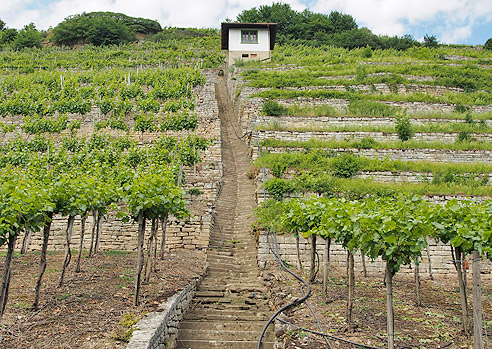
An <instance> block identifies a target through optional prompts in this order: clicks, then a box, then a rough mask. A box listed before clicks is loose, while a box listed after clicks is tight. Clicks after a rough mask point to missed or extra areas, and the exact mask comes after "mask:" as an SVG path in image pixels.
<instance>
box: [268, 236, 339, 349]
mask: <svg viewBox="0 0 492 349" xmlns="http://www.w3.org/2000/svg"><path fill="white" fill-rule="evenodd" d="M273 246H274V247H275V257H277V256H278V257H280V252H279V250H278V243H277V234H276V233H275V232H273ZM269 247H270V245H269ZM270 249H271V247H270ZM275 259H276V260H277V264H278V268H279V270H280V268H281V266H280V263H278V261H279V260H281V259H280V258H275ZM282 267H284V268H285V266H282ZM318 267H319V260H318ZM281 274H282V276H283V277H284V278H285V280H287V277H286V276H285V275H284V274H283V273H282V271H281ZM315 275H316V274H315ZM301 292H302V293H303V294H304V285H302V286H301ZM304 303H305V304H306V305H307V307H308V308H309V310H310V311H311V313H312V314H313V316H314V319H315V320H316V324H317V325H318V329H319V330H320V331H323V329H322V328H321V322H320V321H319V319H318V316H316V313H315V312H314V310H313V308H312V307H311V304H309V302H308V301H307V299H306V300H305V301H304ZM323 338H324V340H325V342H326V344H327V345H328V347H330V348H333V347H332V346H331V343H330V342H329V341H328V338H326V337H323Z"/></svg>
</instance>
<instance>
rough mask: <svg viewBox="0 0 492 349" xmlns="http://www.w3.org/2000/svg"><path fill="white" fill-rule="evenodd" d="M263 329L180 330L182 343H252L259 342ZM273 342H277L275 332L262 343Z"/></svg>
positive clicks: (265, 337)
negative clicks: (192, 341) (208, 341)
mask: <svg viewBox="0 0 492 349" xmlns="http://www.w3.org/2000/svg"><path fill="white" fill-rule="evenodd" d="M261 331H262V328H258V329H257V330H256V331H245V330H242V329H241V328H240V327H239V326H238V327H237V328H235V329H228V330H223V329H221V330H204V329H202V328H201V327H200V325H197V328H195V329H182V328H180V329H179V338H180V340H182V341H185V340H196V339H200V340H205V339H208V340H213V339H215V340H220V341H252V340H258V337H259V336H260V334H261ZM263 341H265V342H273V341H275V336H274V334H273V331H270V332H267V333H265V335H264V336H263V340H262V342H263Z"/></svg>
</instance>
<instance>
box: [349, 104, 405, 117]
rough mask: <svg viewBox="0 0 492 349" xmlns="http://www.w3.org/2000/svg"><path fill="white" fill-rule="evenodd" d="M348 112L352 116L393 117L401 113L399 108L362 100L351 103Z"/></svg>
mask: <svg viewBox="0 0 492 349" xmlns="http://www.w3.org/2000/svg"><path fill="white" fill-rule="evenodd" d="M349 111H350V113H352V114H354V115H363V116H395V115H398V114H401V113H402V110H401V108H398V107H393V106H390V105H386V104H383V103H379V102H373V101H364V100H354V101H351V102H350V104H349Z"/></svg>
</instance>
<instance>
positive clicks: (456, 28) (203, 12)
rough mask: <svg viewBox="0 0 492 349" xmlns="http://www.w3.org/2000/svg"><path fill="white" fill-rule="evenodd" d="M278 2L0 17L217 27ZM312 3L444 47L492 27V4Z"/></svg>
mask: <svg viewBox="0 0 492 349" xmlns="http://www.w3.org/2000/svg"><path fill="white" fill-rule="evenodd" d="M274 1H279V0H255V1H254V2H253V1H251V0H206V1H197V0H160V1H159V0H136V1H135V0H82V1H80V0H2V6H1V7H0V18H1V19H2V20H4V21H5V22H6V23H7V26H9V27H12V28H22V27H23V26H24V25H26V24H28V23H30V22H34V23H35V24H36V26H37V27H38V28H40V29H47V28H48V27H50V26H55V25H57V24H58V23H59V22H61V21H62V20H63V19H64V18H65V17H67V16H69V15H73V14H78V13H82V12H92V11H113V12H122V13H125V14H127V15H130V16H135V17H144V18H150V19H155V20H158V21H159V23H161V25H163V26H183V27H215V28H218V27H219V26H220V22H222V21H223V20H224V19H226V18H230V19H234V18H236V16H237V15H238V14H239V13H240V12H241V11H243V10H245V9H249V8H251V7H253V6H255V7H258V6H261V5H269V4H272V3H273V2H274ZM282 1H283V2H284V3H288V4H290V5H291V6H292V8H293V9H295V10H298V11H300V10H304V9H305V8H306V6H305V5H303V3H301V0H282ZM39 3H43V5H39ZM310 3H311V6H310V9H311V10H312V11H314V12H322V13H326V14H328V13H330V12H331V11H333V10H337V11H341V12H343V13H348V14H350V15H352V16H353V17H354V18H355V19H356V21H357V23H358V24H359V26H361V27H362V26H364V27H368V28H369V29H370V30H372V31H373V32H374V33H376V34H383V35H403V34H408V33H411V30H412V29H413V30H415V28H425V29H426V30H429V32H428V33H429V34H433V35H436V36H438V39H439V40H440V41H441V42H446V43H452V42H456V41H460V40H461V41H466V40H467V39H469V38H470V37H471V35H472V34H473V30H472V29H473V26H474V25H478V24H482V25H483V23H490V22H492V1H490V0H446V1H444V0H310ZM437 18H438V19H437ZM416 35H418V36H420V35H422V33H419V34H416Z"/></svg>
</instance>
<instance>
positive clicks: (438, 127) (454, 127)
mask: <svg viewBox="0 0 492 349" xmlns="http://www.w3.org/2000/svg"><path fill="white" fill-rule="evenodd" d="M411 127H412V129H413V131H415V132H419V133H459V132H468V133H492V126H487V125H484V124H482V123H473V124H470V123H465V122H439V123H427V124H419V125H412V126H411ZM255 129H256V130H259V131H294V132H385V133H396V129H395V126H394V125H387V126H372V125H371V124H370V123H364V124H359V125H320V124H315V123H313V124H311V125H306V126H302V127H292V126H282V125H280V124H279V123H278V122H273V123H264V124H261V125H258V126H256V127H255Z"/></svg>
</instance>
